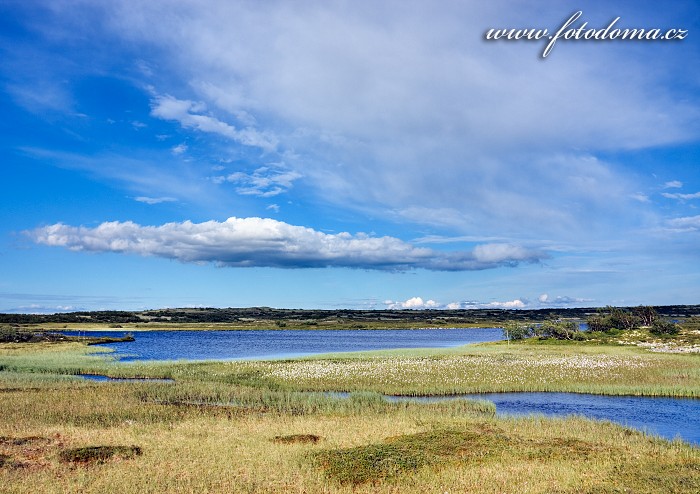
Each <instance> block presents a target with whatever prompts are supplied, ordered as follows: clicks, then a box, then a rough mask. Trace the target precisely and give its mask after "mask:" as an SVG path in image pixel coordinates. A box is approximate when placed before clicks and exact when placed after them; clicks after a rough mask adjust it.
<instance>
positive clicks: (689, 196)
mask: <svg viewBox="0 0 700 494" xmlns="http://www.w3.org/2000/svg"><path fill="white" fill-rule="evenodd" d="M661 195H662V196H664V197H666V198H668V199H677V200H679V201H687V200H690V199H700V192H695V193H694V194H679V193H676V194H671V193H668V192H663V193H662V194H661Z"/></svg>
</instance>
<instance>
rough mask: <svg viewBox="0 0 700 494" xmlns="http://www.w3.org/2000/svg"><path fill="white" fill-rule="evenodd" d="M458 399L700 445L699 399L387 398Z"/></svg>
mask: <svg viewBox="0 0 700 494" xmlns="http://www.w3.org/2000/svg"><path fill="white" fill-rule="evenodd" d="M456 398H469V399H482V400H488V401H492V402H493V403H495V405H496V413H497V414H498V415H501V416H512V415H515V416H518V415H531V414H542V415H547V416H559V417H561V416H567V415H583V416H585V417H589V418H594V419H598V420H609V421H611V422H615V423H618V424H621V425H624V426H627V427H633V428H635V429H639V430H643V431H646V432H649V433H651V434H654V435H658V436H661V437H664V438H666V439H675V438H677V437H678V438H681V439H682V440H684V441H686V442H689V443H693V444H695V445H696V446H700V400H697V399H689V398H656V397H654V398H652V397H643V396H603V395H593V394H579V393H482V394H465V395H456V396H440V397H436V396H430V397H416V398H414V397H403V396H401V397H399V396H388V397H387V399H388V400H392V401H398V400H416V401H422V402H430V401H433V402H434V401H440V400H450V399H456Z"/></svg>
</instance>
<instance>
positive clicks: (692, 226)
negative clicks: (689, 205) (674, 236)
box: [668, 215, 700, 232]
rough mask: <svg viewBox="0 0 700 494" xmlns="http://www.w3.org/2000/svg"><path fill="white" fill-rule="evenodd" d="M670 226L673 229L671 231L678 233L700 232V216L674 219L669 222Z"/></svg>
mask: <svg viewBox="0 0 700 494" xmlns="http://www.w3.org/2000/svg"><path fill="white" fill-rule="evenodd" d="M668 225H669V226H670V227H671V229H673V230H675V231H678V232H693V231H698V230H700V215H698V216H686V217H683V218H674V219H671V220H668Z"/></svg>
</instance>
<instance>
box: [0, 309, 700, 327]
mask: <svg viewBox="0 0 700 494" xmlns="http://www.w3.org/2000/svg"><path fill="white" fill-rule="evenodd" d="M655 309H656V311H657V312H658V314H659V315H660V316H661V317H664V318H671V319H684V318H688V317H692V316H700V305H666V306H656V307H655ZM597 310H599V308H597V307H587V308H567V309H561V308H548V309H537V310H523V309H517V310H515V309H459V310H442V309H441V310H437V309H433V310H345V309H343V310H301V309H272V308H270V307H249V308H226V309H217V308H187V309H158V310H146V311H91V312H65V313H57V314H4V313H0V324H46V323H65V324H75V323H104V324H147V323H245V322H252V321H269V322H273V323H275V322H278V323H280V324H281V323H285V322H290V323H295V322H302V321H303V322H305V324H312V325H313V324H322V323H323V322H325V321H335V322H343V323H348V324H352V323H357V324H363V323H372V325H373V326H376V325H378V324H381V323H382V322H386V323H399V322H406V323H411V324H420V323H425V324H426V325H441V326H442V325H444V326H449V325H450V324H475V323H479V322H480V321H484V322H487V321H488V322H498V321H506V320H521V321H541V320H544V319H552V318H556V319H558V318H570V319H585V318H586V317H587V316H589V315H591V314H594V313H595V312H596V311H597Z"/></svg>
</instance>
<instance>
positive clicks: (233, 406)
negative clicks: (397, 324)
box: [0, 342, 700, 493]
mask: <svg viewBox="0 0 700 494" xmlns="http://www.w3.org/2000/svg"><path fill="white" fill-rule="evenodd" d="M100 352H101V350H100V349H99V348H96V347H87V346H85V345H82V344H78V343H61V344H55V343H51V344H49V343H36V344H31V345H29V344H3V345H0V398H1V399H0V492H3V493H29V492H32V493H33V492H46V493H59V492H60V493H64V492H83V493H97V492H100V493H103V492H120V493H121V492H123V493H136V492H138V493H149V492H153V493H155V492H251V493H257V492H305V493H316V492H318V493H321V492H323V493H349V492H357V493H364V492H401V493H403V492H455V493H456V492H513V493H515V492H517V493H521V492H523V493H550V492H559V493H578V492H591V493H592V492H611V493H612V492H625V491H627V492H641V493H644V492H647V493H652V492H677V493H685V492H698V491H699V490H700V450H698V449H697V448H693V447H690V446H688V445H687V444H684V443H682V442H677V441H674V442H669V441H665V440H661V439H657V438H654V437H650V436H647V435H645V434H643V433H641V432H638V431H635V430H631V429H627V428H624V427H621V426H617V425H614V424H611V423H607V422H596V421H590V420H585V419H581V418H566V419H544V418H541V417H530V418H519V419H504V418H499V417H496V416H495V414H494V411H495V410H494V407H493V405H492V404H490V403H487V402H473V401H469V400H454V401H448V402H440V403H430V404H419V403H411V402H400V403H389V402H386V401H385V400H383V399H382V398H381V396H380V395H379V394H377V393H389V394H449V393H458V392H470V391H508V390H538V391H539V390H551V391H587V392H596V393H611V394H620V393H621V394H650V395H653V394H660V395H677V396H698V395H700V355H697V354H671V353H658V352H650V351H649V350H647V349H644V348H640V347H636V346H632V345H612V344H599V343H592V342H577V343H568V344H547V343H542V342H540V343H538V342H523V343H519V344H510V345H507V344H505V343H503V344H483V345H478V346H468V347H461V348H453V349H443V350H410V351H391V352H386V351H384V352H365V353H358V354H339V355H329V356H324V357H318V358H309V359H300V360H287V361H268V362H264V361H260V362H256V361H248V362H204V363H177V362H170V363H129V364H120V363H117V362H114V361H112V360H110V358H109V354H105V353H100ZM78 372H83V373H101V374H109V375H113V376H132V377H133V376H142V377H143V376H150V377H172V378H174V379H175V383H170V384H168V383H154V382H131V383H119V382H107V383H95V382H87V381H82V380H78V379H75V378H71V377H67V376H65V375H63V374H73V373H78ZM329 390H338V391H354V392H355V394H353V395H351V397H350V398H349V399H337V398H334V397H333V396H332V395H328V394H326V393H320V392H319V393H313V392H311V393H310V392H308V391H329Z"/></svg>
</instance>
